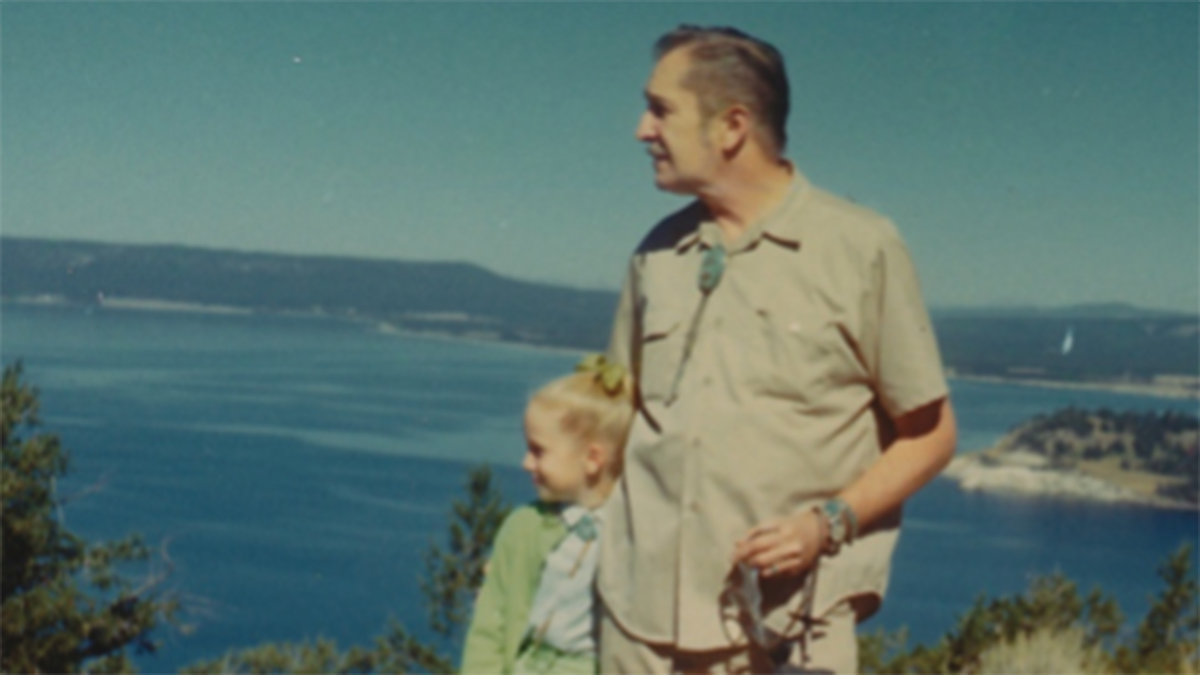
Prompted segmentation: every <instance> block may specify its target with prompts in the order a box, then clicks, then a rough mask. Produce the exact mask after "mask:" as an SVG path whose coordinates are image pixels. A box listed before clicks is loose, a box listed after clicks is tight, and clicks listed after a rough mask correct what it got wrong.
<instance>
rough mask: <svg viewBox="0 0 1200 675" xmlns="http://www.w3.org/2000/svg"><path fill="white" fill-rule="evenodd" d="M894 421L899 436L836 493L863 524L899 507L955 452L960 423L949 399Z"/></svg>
mask: <svg viewBox="0 0 1200 675" xmlns="http://www.w3.org/2000/svg"><path fill="white" fill-rule="evenodd" d="M895 424H896V434H897V438H896V441H895V442H894V443H892V445H891V446H890V447H888V449H887V451H886V452H884V453H883V455H882V456H880V458H879V459H878V460H876V461H875V463H874V464H872V465H871V466H870V468H868V469H867V470H866V472H864V473H863V475H862V476H859V478H858V480H856V481H854V482H853V483H851V484H850V485H849V486H848V487H847V488H846V489H845V490H842V492H841V494H839V495H838V496H839V497H841V498H842V500H844V501H845V502H846V504H847V505H849V506H850V510H852V511H854V515H856V516H857V517H858V521H859V527H860V529H861V528H866V527H869V526H870V525H871V524H872V523H874V522H875V521H876V520H878V519H879V518H880V517H881V516H883V515H884V514H887V513H890V512H891V511H894V510H895V509H897V508H898V507H899V506H900V505H901V504H902V503H904V501H905V500H907V499H908V498H909V497H911V496H912V495H913V494H914V493H916V491H917V490H920V489H921V488H922V487H924V486H925V484H926V483H928V482H929V481H931V480H933V478H934V477H935V476H937V475H938V474H939V473H941V472H942V469H944V468H946V465H947V464H949V463H950V460H951V459H953V457H954V448H955V445H956V444H957V441H958V428H957V425H956V424H955V421H954V410H953V409H952V408H951V406H950V399H948V398H943V399H941V400H939V401H934V402H933V403H929V404H927V405H925V406H922V407H920V408H917V409H916V410H913V411H912V412H909V413H907V414H905V415H902V416H901V417H899V418H898V419H896V420H895Z"/></svg>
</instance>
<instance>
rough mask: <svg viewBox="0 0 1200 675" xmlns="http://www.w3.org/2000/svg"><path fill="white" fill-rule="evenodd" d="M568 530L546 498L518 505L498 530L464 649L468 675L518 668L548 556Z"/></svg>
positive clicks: (465, 670)
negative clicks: (515, 664) (520, 652)
mask: <svg viewBox="0 0 1200 675" xmlns="http://www.w3.org/2000/svg"><path fill="white" fill-rule="evenodd" d="M566 534H567V527H566V525H565V524H564V523H563V521H562V518H561V517H560V516H559V514H558V511H557V510H556V509H555V508H554V507H553V506H551V505H548V504H544V503H541V502H534V503H532V504H529V505H526V506H522V507H519V508H517V509H516V510H515V511H513V512H512V513H510V514H509V515H508V517H507V518H506V519H505V520H504V524H503V525H501V526H500V531H499V532H498V533H497V534H496V541H495V543H494V544H493V546H492V559H491V561H490V562H488V568H487V576H486V577H485V578H484V581H483V588H481V589H479V596H478V597H477V598H476V599H475V614H474V616H473V617H472V619H471V628H470V629H469V630H468V631H467V640H466V645H465V647H464V648H463V660H462V672H463V673H493V674H506V673H511V672H512V671H513V663H514V662H515V661H516V659H517V651H518V650H519V649H520V647H521V641H522V639H523V638H524V637H525V633H526V631H527V624H528V622H529V611H530V609H531V608H532V606H533V598H534V595H535V594H536V593H537V589H538V584H539V583H540V582H541V578H542V566H543V565H544V564H545V562H546V557H547V556H548V555H550V552H551V551H552V550H554V547H555V546H557V545H558V543H559V542H560V541H562V538H563V537H565V536H566Z"/></svg>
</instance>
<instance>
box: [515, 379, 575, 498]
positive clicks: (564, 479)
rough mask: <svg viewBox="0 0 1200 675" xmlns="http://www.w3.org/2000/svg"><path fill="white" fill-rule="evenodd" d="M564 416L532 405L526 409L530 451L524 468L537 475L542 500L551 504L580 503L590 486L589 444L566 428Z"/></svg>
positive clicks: (527, 453)
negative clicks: (563, 424) (564, 426)
mask: <svg viewBox="0 0 1200 675" xmlns="http://www.w3.org/2000/svg"><path fill="white" fill-rule="evenodd" d="M562 416H563V413H562V411H560V410H555V409H549V408H547V406H545V405H539V404H538V403H536V402H534V403H530V404H529V407H528V408H526V410H525V442H526V445H527V446H528V450H526V452H525V459H524V461H522V462H521V468H523V469H525V470H526V471H528V472H529V474H530V475H531V476H533V485H534V487H535V488H537V493H538V498H539V499H541V500H542V501H547V502H579V501H581V500H582V498H583V496H584V494H585V492H586V489H587V485H588V458H587V454H588V453H587V451H586V443H584V442H583V439H581V438H579V437H577V436H576V435H574V434H572V433H570V432H567V431H564V430H563V428H562Z"/></svg>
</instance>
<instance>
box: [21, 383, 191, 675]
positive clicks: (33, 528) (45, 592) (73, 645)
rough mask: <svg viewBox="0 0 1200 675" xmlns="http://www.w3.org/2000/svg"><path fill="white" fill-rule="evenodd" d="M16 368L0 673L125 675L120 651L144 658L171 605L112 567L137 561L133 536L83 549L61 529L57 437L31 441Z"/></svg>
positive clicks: (151, 587) (31, 397)
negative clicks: (121, 674) (107, 674)
mask: <svg viewBox="0 0 1200 675" xmlns="http://www.w3.org/2000/svg"><path fill="white" fill-rule="evenodd" d="M21 373H22V368H21V364H20V363H16V364H14V365H11V366H6V367H5V368H4V382H3V404H2V408H3V424H2V426H0V440H2V442H3V469H2V472H0V491H2V492H3V499H4V505H3V513H2V520H3V540H2V543H0V547H2V549H3V573H2V576H3V584H2V595H3V609H2V610H0V629H2V633H0V639H2V640H3V655H2V656H0V667H2V669H3V671H4V672H8V673H36V672H52V673H73V672H81V671H85V672H131V671H132V670H133V664H132V663H131V661H130V658H129V654H128V650H129V648H131V647H132V648H133V649H134V650H136V651H137V652H138V653H145V652H153V651H154V650H155V644H154V642H153V641H152V640H151V639H150V638H151V633H152V632H153V630H154V629H155V628H156V627H158V626H159V625H161V624H162V623H163V622H172V623H173V622H174V618H175V613H176V610H177V608H178V602H177V600H176V599H175V598H173V597H168V596H164V595H161V594H159V593H158V592H157V591H156V590H155V589H156V587H157V585H158V584H159V582H160V581H161V580H162V578H163V576H162V575H160V576H156V577H150V578H148V579H146V580H144V581H143V582H142V583H141V584H140V585H139V586H137V587H136V588H134V587H133V586H132V584H131V583H130V581H129V580H128V579H126V578H125V577H123V576H122V575H121V574H120V572H119V571H118V567H120V566H121V565H123V564H125V563H129V562H135V561H145V560H147V559H148V558H149V555H150V552H149V550H148V549H147V548H146V546H145V545H144V544H143V543H142V542H141V540H140V539H139V538H138V537H136V536H130V537H128V538H126V539H122V540H120V541H113V542H102V543H98V544H91V543H88V542H86V541H84V540H83V539H82V538H80V537H79V536H77V535H75V534H74V533H72V532H71V531H69V530H68V529H67V528H66V527H64V526H63V524H62V520H61V517H60V509H61V507H62V506H63V504H64V500H63V499H62V498H61V497H59V496H58V495H57V494H56V491H55V484H56V479H57V478H58V477H60V476H63V475H65V474H66V473H67V470H68V468H69V466H70V461H69V458H68V455H67V454H66V452H65V451H64V450H63V449H62V447H61V444H60V442H59V439H58V437H57V436H54V435H51V434H45V433H38V432H37V431H36V429H37V427H38V416H37V413H38V394H37V391H36V390H34V389H33V388H32V387H30V386H29V385H28V384H25V383H24V382H22V380H21Z"/></svg>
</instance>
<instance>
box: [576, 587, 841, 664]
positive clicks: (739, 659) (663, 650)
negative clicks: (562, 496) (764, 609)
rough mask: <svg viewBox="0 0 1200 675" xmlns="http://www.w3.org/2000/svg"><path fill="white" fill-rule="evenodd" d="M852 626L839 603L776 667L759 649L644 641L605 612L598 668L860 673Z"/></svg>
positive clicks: (601, 626) (601, 622)
mask: <svg viewBox="0 0 1200 675" xmlns="http://www.w3.org/2000/svg"><path fill="white" fill-rule="evenodd" d="M854 624H855V619H854V611H853V610H852V609H851V608H850V605H849V604H848V603H844V604H841V605H838V606H837V607H835V608H834V609H833V610H832V611H831V612H830V613H829V614H827V615H826V616H825V617H824V619H822V620H821V621H820V622H818V623H817V625H815V626H814V627H813V628H812V630H811V631H810V632H809V634H808V638H807V640H806V644H804V645H803V646H802V645H800V644H799V643H795V644H793V645H792V647H791V650H790V652H789V656H788V660H787V663H786V664H784V665H783V666H782V667H780V668H779V669H778V670H776V669H775V666H774V665H773V664H772V663H771V660H770V659H769V658H768V657H767V655H766V653H764V652H763V651H762V650H761V649H759V648H757V647H750V648H746V647H736V648H731V649H720V650H714V651H702V652H691V651H682V650H677V649H675V648H674V647H672V646H670V645H657V644H650V643H647V642H642V641H641V640H639V639H638V638H636V637H634V636H633V635H630V634H629V633H627V632H625V630H624V629H623V628H621V626H620V625H619V624H618V623H617V622H616V621H614V620H613V618H612V616H611V615H609V613H608V611H607V610H605V611H604V612H603V613H602V617H601V619H600V672H601V673H604V674H605V675H609V674H616V673H646V674H649V673H654V674H655V675H668V674H674V673H771V672H784V673H813V674H816V673H825V674H829V673H839V674H842V673H844V674H847V675H848V674H851V673H857V672H858V638H857V636H856V635H855V632H854Z"/></svg>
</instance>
